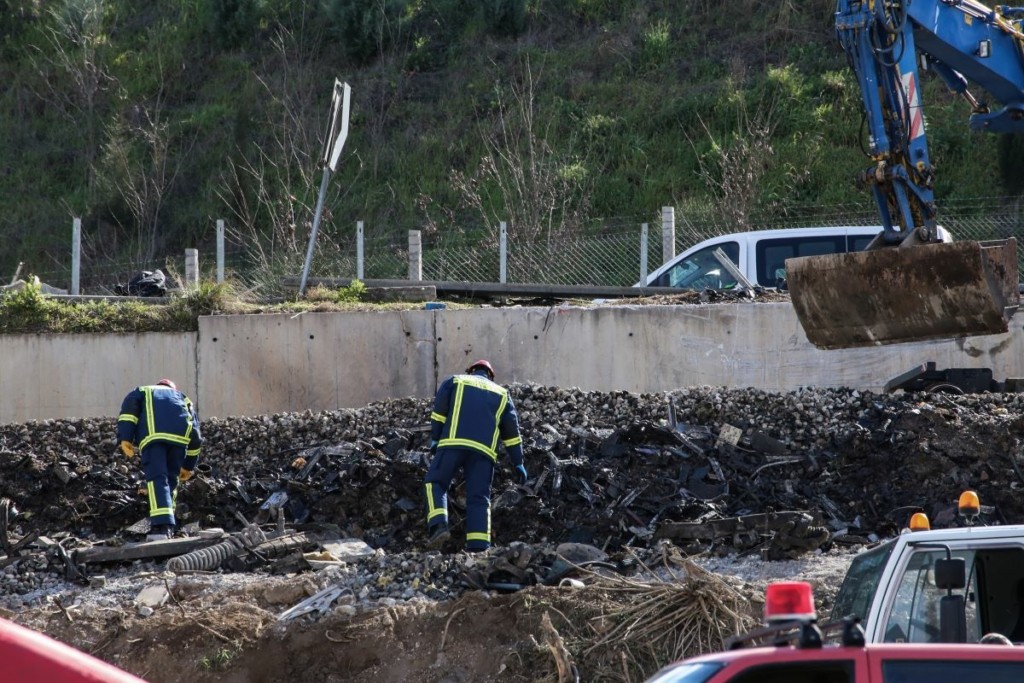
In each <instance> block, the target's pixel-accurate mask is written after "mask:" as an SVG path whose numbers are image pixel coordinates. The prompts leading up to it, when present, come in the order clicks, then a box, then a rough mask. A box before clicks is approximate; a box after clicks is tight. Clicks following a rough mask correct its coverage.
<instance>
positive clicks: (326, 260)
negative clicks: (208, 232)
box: [23, 198, 1024, 294]
mask: <svg viewBox="0 0 1024 683" xmlns="http://www.w3.org/2000/svg"><path fill="white" fill-rule="evenodd" d="M645 222H646V223H647V226H648V228H647V239H646V253H644V252H643V248H644V247H643V244H644V242H643V241H642V239H641V225H642V224H643V223H645ZM877 223H878V212H877V209H876V207H875V206H874V205H873V204H870V203H863V204H857V205H833V206H803V207H790V208H787V209H786V210H785V211H780V210H778V209H775V210H773V211H771V212H764V213H763V215H758V214H755V215H751V216H749V217H748V218H747V220H746V221H744V222H742V223H740V222H736V221H730V220H727V219H725V218H723V217H722V216H721V215H718V214H715V213H714V212H713V211H711V210H708V209H701V210H695V209H689V208H685V207H677V208H676V209H675V221H674V225H675V253H677V254H678V253H680V252H682V251H685V250H686V249H688V248H689V247H691V246H693V245H694V244H697V243H698V242H701V241H703V240H705V239H708V238H710V237H714V236H717V235H722V234H727V233H731V232H740V231H744V230H752V229H772V228H797V227H814V226H836V225H875V224H877ZM940 223H941V224H942V225H943V226H944V227H945V228H947V229H948V230H949V231H950V232H951V233H952V234H953V236H954V238H955V239H956V240H959V241H964V240H991V239H1005V238H1007V237H1016V238H1017V239H1018V242H1021V248H1020V249H1019V250H1018V259H1019V261H1020V267H1021V271H1022V272H1024V206H1022V202H1021V201H1020V200H1019V199H1007V198H987V199H972V200H965V201H949V202H946V203H944V204H943V205H942V207H941V211H940ZM372 227H373V226H368V229H367V236H366V238H365V239H364V241H363V255H364V258H363V273H362V276H363V279H391V280H405V279H408V278H409V231H408V230H401V231H386V232H385V234H380V232H378V233H374V231H373V230H372ZM509 234H510V235H511V236H512V237H510V239H508V241H507V243H506V246H507V260H506V264H505V266H506V277H505V280H506V281H507V282H510V283H538V284H561V285H601V286H630V285H632V284H634V283H636V282H637V281H639V280H640V279H641V274H642V273H641V270H642V264H643V263H646V265H647V272H648V273H649V272H653V271H654V270H655V269H657V267H658V266H659V265H660V264H661V263H663V262H664V260H665V259H664V258H663V252H664V250H663V248H662V217H661V215H660V214H655V215H653V216H651V217H648V218H634V219H622V218H619V219H605V220H601V221H597V222H595V224H593V225H590V226H586V227H585V228H583V229H581V230H580V232H579V234H574V235H570V236H558V237H552V238H550V239H545V240H534V241H526V240H517V239H515V237H514V235H515V231H514V230H511V229H510V231H509ZM332 239H333V242H332V244H331V248H330V249H327V248H321V247H320V246H319V245H318V252H317V255H316V258H315V259H314V263H313V266H312V268H311V270H310V275H311V276H314V277H329V278H355V277H357V276H358V263H357V243H356V238H355V231H352V234H351V235H349V236H343V237H341V238H339V237H338V236H337V235H334V236H332ZM499 243H500V239H499V230H498V228H497V227H494V228H493V229H490V230H484V229H475V230H472V229H471V230H463V231H458V232H451V233H446V232H428V233H423V234H422V267H423V270H422V277H423V279H424V280H436V281H464V282H499V281H500V274H501V260H500V248H499ZM248 246H249V245H245V244H239V243H233V242H232V241H231V240H230V239H229V240H228V242H227V244H226V248H225V271H226V272H227V273H228V277H229V278H232V279H236V280H239V281H241V282H243V283H245V284H246V286H249V287H251V288H252V289H253V290H255V291H261V292H264V293H270V292H272V290H273V289H274V287H273V284H272V283H274V282H276V281H278V280H279V278H280V277H283V276H296V275H298V274H299V272H301V267H302V263H301V257H302V255H297V254H292V255H291V256H290V258H289V259H286V260H284V261H282V263H278V264H276V265H275V266H268V265H267V259H266V258H265V256H266V255H265V254H261V257H260V258H256V257H255V252H254V251H253V250H250V249H248V248H247V247H248ZM644 255H646V261H645V260H644ZM182 263H183V257H182V255H181V254H176V255H173V256H168V257H166V258H164V259H161V260H150V261H145V262H142V261H116V262H115V261H102V262H100V261H89V262H85V263H83V266H82V272H81V291H82V292H83V293H88V294H112V293H114V288H115V286H116V285H118V284H126V283H127V282H128V281H129V280H130V279H131V277H132V276H133V275H134V274H136V273H138V272H139V271H142V270H154V269H156V268H161V269H164V271H165V272H166V273H168V275H171V276H172V279H173V277H174V276H175V275H179V276H180V275H181V274H182V273H183V266H179V265H177V264H182ZM200 266H201V271H202V276H203V278H204V279H213V277H214V271H215V267H216V259H215V255H214V253H213V252H212V251H209V252H203V253H201V254H200ZM271 270H273V272H270V271H271ZM168 271H170V272H168ZM29 274H33V275H36V276H38V277H39V278H40V279H41V280H42V281H44V282H47V283H49V284H51V285H54V286H57V287H67V286H68V283H69V282H70V279H71V266H70V258H69V259H68V263H67V264H55V265H54V267H52V268H47V269H45V270H43V271H40V270H32V271H31V272H30V271H28V270H26V272H25V273H23V276H25V275H29Z"/></svg>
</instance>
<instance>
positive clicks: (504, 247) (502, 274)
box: [498, 221, 508, 284]
mask: <svg viewBox="0 0 1024 683" xmlns="http://www.w3.org/2000/svg"><path fill="white" fill-rule="evenodd" d="M500 230H501V232H500V233H499V236H498V282H500V283H501V284H505V282H506V280H508V223H506V222H505V221H502V222H501V227H500Z"/></svg>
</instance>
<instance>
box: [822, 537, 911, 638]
mask: <svg viewBox="0 0 1024 683" xmlns="http://www.w3.org/2000/svg"><path fill="white" fill-rule="evenodd" d="M894 545H895V542H894V541H886V542H885V543H883V544H882V545H880V546H878V547H877V548H872V549H871V550H868V551H867V552H864V553H861V554H860V555H858V556H857V557H855V558H854V559H853V562H851V563H850V568H849V569H848V570H846V577H845V578H844V579H843V585H842V586H840V587H839V594H838V595H837V596H836V603H835V606H834V607H833V608H832V619H833V620H839V619H842V618H843V617H860V618H861V619H867V617H868V610H869V609H870V608H871V600H872V598H874V597H875V591H876V590H877V589H878V584H879V582H880V581H881V580H882V572H883V570H884V569H885V563H886V562H887V561H888V560H889V555H891V554H892V549H893V546H894Z"/></svg>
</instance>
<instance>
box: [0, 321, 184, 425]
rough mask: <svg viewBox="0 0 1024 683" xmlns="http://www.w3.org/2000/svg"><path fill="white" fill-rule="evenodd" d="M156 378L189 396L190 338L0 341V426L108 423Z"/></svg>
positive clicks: (24, 337) (20, 337) (6, 338)
mask: <svg viewBox="0 0 1024 683" xmlns="http://www.w3.org/2000/svg"><path fill="white" fill-rule="evenodd" d="M162 377H169V378H171V379H173V380H174V381H175V383H176V384H177V385H178V387H179V388H180V389H181V390H182V391H184V392H185V393H187V394H188V395H189V396H193V397H194V396H196V395H197V387H196V335H195V334H192V333H188V332H178V333H170V332H166V333H147V334H52V335H42V334H17V335H0V388H2V394H0V396H2V397H0V423H2V424H10V423H12V422H27V421H29V420H41V419H46V418H64V417H99V416H103V415H114V416H116V415H117V411H118V410H119V409H120V408H121V400H122V399H123V398H124V397H125V394H127V393H128V392H129V391H131V389H132V388H133V387H136V386H138V385H139V384H151V383H154V382H156V381H157V380H159V379H161V378H162ZM111 437H113V435H111Z"/></svg>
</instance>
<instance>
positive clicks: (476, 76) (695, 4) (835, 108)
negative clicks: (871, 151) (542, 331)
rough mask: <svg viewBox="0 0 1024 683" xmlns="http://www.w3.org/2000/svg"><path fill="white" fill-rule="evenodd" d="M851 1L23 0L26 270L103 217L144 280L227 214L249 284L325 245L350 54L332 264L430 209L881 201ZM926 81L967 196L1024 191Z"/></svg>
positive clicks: (546, 210)
mask: <svg viewBox="0 0 1024 683" xmlns="http://www.w3.org/2000/svg"><path fill="white" fill-rule="evenodd" d="M833 11H834V2H833V1H832V0H802V1H801V2H795V1H794V0H783V1H782V2H778V3H764V2H761V1H759V0H736V1H735V2H731V3H727V4H722V3H720V2H712V0H686V2H679V1H678V0H431V1H430V2H427V1H425V0H315V1H313V2H309V1H307V0H167V1H166V2H159V3H144V2H134V1H133V0H55V1H54V2H47V3H39V2H36V1H34V0H0V81H2V82H3V83H4V88H3V89H2V90H0V139H2V140H3V144H2V145H0V235H2V236H3V238H4V245H5V248H4V249H3V250H2V253H0V275H2V274H3V273H7V274H10V273H12V272H14V270H15V267H16V264H17V263H18V262H19V261H24V262H25V264H26V270H27V272H35V273H36V274H38V275H40V276H45V275H46V274H48V273H56V274H57V275H59V276H61V277H59V278H57V279H60V280H62V281H65V280H66V279H67V278H66V277H64V275H66V272H67V269H68V268H69V261H70V256H69V245H68V243H69V235H70V229H69V228H70V224H71V219H72V217H75V216H77V217H81V218H82V219H83V259H84V262H83V273H86V274H88V273H96V272H99V273H116V274H117V275H118V277H120V278H121V279H122V281H123V279H124V278H126V277H127V275H129V274H131V272H133V271H134V270H137V269H139V268H141V267H147V268H152V267H156V265H159V264H162V263H163V262H164V261H165V259H167V258H168V257H174V258H177V255H178V254H180V253H181V251H182V249H184V248H186V247H196V248H199V249H200V251H201V252H202V253H204V254H209V253H213V238H214V228H213V226H214V222H215V220H216V219H218V218H223V219H225V220H226V221H227V224H228V232H229V242H230V244H231V245H232V246H233V247H234V248H235V250H236V251H238V250H240V251H241V252H242V256H240V257H239V258H240V262H239V265H238V266H237V267H236V273H235V274H236V276H237V277H238V278H239V281H240V285H239V287H240V288H243V289H245V290H246V291H258V292H260V293H267V292H271V293H273V290H274V287H275V283H276V282H277V281H278V278H279V277H280V275H282V274H285V273H290V274H293V275H294V274H295V273H296V272H297V271H298V268H299V267H300V266H301V263H302V260H303V256H304V251H305V246H306V239H307V236H308V234H309V226H310V223H311V219H312V215H313V210H314V207H315V204H316V198H317V191H318V188H319V182H320V169H319V166H318V163H319V157H320V153H321V145H322V136H323V131H324V129H325V128H326V118H327V114H328V111H329V94H330V90H331V84H332V83H333V80H334V79H335V78H340V79H342V80H345V81H347V82H349V83H350V84H351V85H352V88H353V98H354V101H353V107H352V116H351V130H350V134H349V137H348V141H347V143H346V148H345V153H344V154H343V158H342V162H341V165H340V168H339V169H338V173H337V174H336V176H335V178H334V180H333V181H332V183H331V185H330V191H329V194H328V197H327V201H326V206H325V214H324V221H323V225H322V228H321V235H320V240H319V242H318V251H317V262H316V263H315V264H314V265H315V267H316V268H317V272H321V273H325V274H326V273H331V272H332V271H333V272H336V271H337V266H336V264H337V263H338V262H339V261H338V259H341V258H342V257H343V255H344V254H346V253H350V252H351V249H350V247H351V244H352V242H353V239H354V237H353V226H354V224H355V222H356V221H357V220H362V221H364V222H365V224H366V233H367V237H368V238H376V237H382V238H383V237H388V236H395V235H398V236H401V235H404V233H405V231H406V230H408V229H411V228H421V229H423V230H424V231H425V233H424V234H425V237H426V238H427V239H438V240H440V239H442V237H443V239H444V240H445V242H446V243H457V242H458V241H459V240H460V239H465V238H464V237H463V236H464V235H467V234H468V233H471V232H473V233H477V234H478V233H479V231H480V229H481V226H483V228H484V230H485V231H489V232H491V233H492V234H493V231H494V230H495V225H496V223H497V221H499V220H507V221H509V226H510V227H509V229H510V237H511V238H512V239H513V240H525V241H533V240H537V239H542V238H544V237H545V236H551V235H557V234H564V233H578V232H585V231H587V230H591V229H594V228H595V226H597V227H599V226H600V225H601V223H602V222H603V221H610V220H614V221H618V222H619V223H622V222H630V223H639V222H643V221H650V220H654V217H655V216H656V215H657V212H658V211H659V209H660V207H661V206H663V205H667V204H672V205H674V206H677V207H681V208H683V207H685V209H686V211H687V212H688V214H689V215H691V216H694V217H701V216H717V217H719V218H721V217H725V218H726V219H728V220H729V221H731V222H733V223H737V222H738V223H740V224H743V223H751V222H755V220H754V218H752V217H756V221H757V222H762V223H763V222H765V221H771V220H774V221H776V222H778V221H781V220H785V219H786V218H787V217H788V216H791V215H793V211H794V207H798V208H799V207H807V206H809V205H810V206H819V205H824V206H827V205H840V204H842V205H849V204H853V203H860V204H863V203H867V202H869V201H870V199H869V197H868V196H867V194H866V192H865V191H863V190H861V189H858V188H857V187H855V185H854V183H853V177H854V176H855V174H856V173H857V172H858V171H859V170H860V169H861V168H862V167H863V166H864V165H865V160H864V158H863V156H862V153H861V144H862V140H861V138H862V135H863V130H862V127H861V113H860V104H859V92H858V88H857V85H856V82H855V81H854V78H853V76H852V74H851V73H850V71H849V69H848V67H847V65H846V60H845V57H844V55H843V54H842V53H841V51H840V49H839V48H838V46H837V45H836V44H835V41H834V36H833V26H832V21H833V19H832V13H833ZM925 97H926V102H927V106H928V109H927V113H928V123H929V132H930V139H931V141H932V150H931V151H932V158H933V160H934V162H935V164H936V166H937V169H938V175H937V187H936V192H937V194H938V195H939V196H940V197H942V198H944V199H957V200H959V199H964V198H976V197H990V196H993V195H997V194H1005V193H1010V192H1013V193H1020V192H1022V189H1021V188H1022V186H1024V185H1022V181H1021V174H1020V170H1019V167H1020V165H1019V164H1013V163H1012V159H1013V158H1014V154H1015V153H1016V152H1017V151H1019V149H1020V144H1019V143H1016V144H1013V143H1002V144H1003V145H1005V146H1004V147H1000V146H999V145H1000V144H1001V143H999V142H998V139H997V138H996V136H986V135H984V134H979V133H972V132H971V131H969V129H968V127H967V125H966V117H967V115H968V111H967V107H966V105H964V104H963V103H961V102H959V101H955V100H953V99H952V97H951V96H949V95H947V94H946V93H945V92H943V90H942V88H941V87H940V84H939V83H938V82H937V80H936V79H934V78H931V77H929V78H928V82H927V83H926V88H925ZM1000 168H1002V169H1003V171H1002V173H1000V172H999V169H1000ZM154 264H155V265H154ZM332 264H335V265H334V266H333V267H332ZM45 279H46V278H45V277H44V280H45ZM26 296H27V295H26ZM218 296H219V295H217V294H216V293H214V292H206V293H204V294H202V295H199V294H197V295H195V298H197V299H198V300H192V301H189V302H183V303H179V304H176V310H177V313H176V315H178V316H185V317H187V316H191V315H193V313H195V311H197V310H202V309H203V308H204V307H206V306H212V307H214V308H216V306H217V298H218ZM33 311H35V312H38V308H33V307H32V306H28V309H27V311H22V313H20V315H26V316H28V317H26V318H24V320H25V321H26V324H28V323H29V321H30V319H31V315H32V314H33ZM3 324H6V323H3ZM69 324H70V323H69ZM74 324H75V325H85V322H84V321H80V322H77V323H74Z"/></svg>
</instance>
